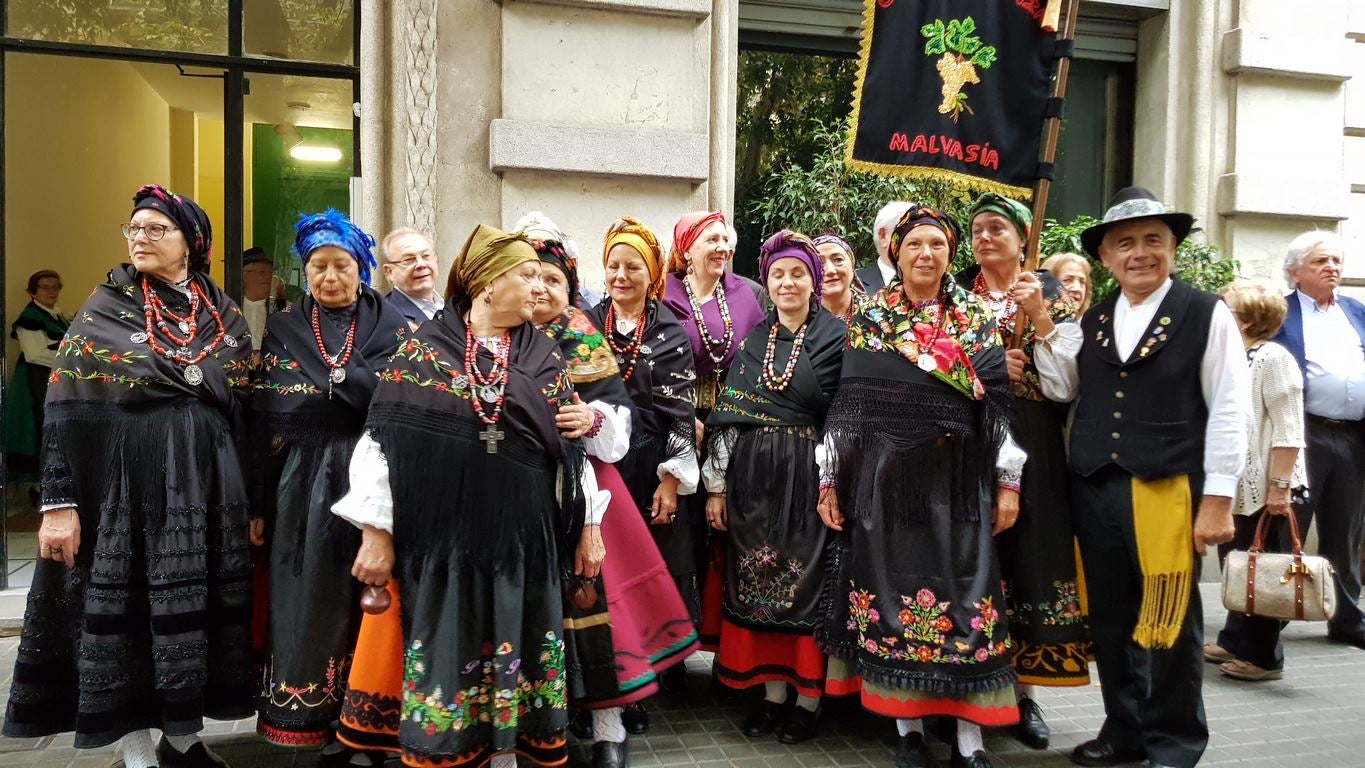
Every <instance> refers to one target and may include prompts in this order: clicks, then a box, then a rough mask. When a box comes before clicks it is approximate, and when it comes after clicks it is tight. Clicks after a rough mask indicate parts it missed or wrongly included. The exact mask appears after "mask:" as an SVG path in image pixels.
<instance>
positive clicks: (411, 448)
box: [365, 302, 585, 570]
mask: <svg viewBox="0 0 1365 768" xmlns="http://www.w3.org/2000/svg"><path fill="white" fill-rule="evenodd" d="M468 308H469V307H468V304H459V305H457V304H454V303H453V302H448V303H447V304H446V307H445V310H444V311H443V313H442V314H441V315H440V316H438V318H437V319H435V320H432V321H430V322H427V323H423V324H422V325H421V327H420V328H418V330H417V331H416V332H415V333H413V335H412V336H411V337H410V338H409V339H408V340H407V341H405V342H403V344H401V345H400V346H399V347H398V350H397V351H396V352H395V353H394V356H393V360H392V362H391V363H390V364H389V366H388V368H386V369H385V370H384V371H382V372H381V373H380V374H379V385H378V387H377V388H376V390H375V393H374V398H373V399H372V401H371V405H370V411H369V417H368V418H367V420H366V423H365V430H366V431H367V432H368V433H369V434H370V435H371V436H372V437H373V438H374V439H375V440H376V441H377V442H378V443H379V445H380V447H381V448H382V449H383V452H384V455H385V457H386V459H387V461H388V465H389V483H390V486H391V488H392V490H393V497H394V538H395V544H396V546H397V549H398V567H399V569H400V570H403V569H405V568H410V567H413V566H415V565H416V563H417V562H418V561H420V560H422V559H423V558H425V557H427V556H428V555H431V556H436V557H445V556H455V557H458V558H460V559H461V560H462V561H465V562H469V563H471V564H474V565H476V566H478V567H484V568H488V569H497V568H498V567H499V566H501V565H508V564H511V563H512V562H514V561H517V560H522V559H525V560H527V561H532V560H538V559H541V558H544V557H548V556H549V555H550V553H548V552H542V551H540V550H539V544H538V543H537V541H538V538H537V537H538V535H539V534H538V533H537V531H538V530H539V528H540V525H541V524H542V521H541V520H539V519H538V518H537V515H538V514H540V512H541V511H542V510H540V509H537V508H536V505H537V503H538V500H541V499H544V498H545V495H544V494H545V493H547V492H548V493H549V498H550V499H551V500H554V499H558V500H559V501H558V504H557V507H558V508H557V509H556V510H554V511H555V513H556V515H557V519H555V520H554V521H553V530H554V532H555V538H556V544H557V546H558V547H559V555H560V564H561V565H563V564H564V563H565V560H566V556H567V563H568V564H569V565H570V566H572V563H573V558H572V551H573V549H572V548H573V547H575V546H577V544H578V533H579V531H580V530H581V528H582V524H583V511H584V499H583V494H582V486H581V483H580V480H581V475H582V471H583V462H584V460H585V457H584V452H583V449H582V446H581V444H580V443H578V442H576V441H575V442H570V441H565V440H563V439H561V438H560V435H559V431H558V430H557V429H556V428H555V420H554V417H555V414H556V412H557V410H558V408H559V406H560V405H563V404H565V403H567V402H569V400H570V398H571V397H572V394H573V386H572V384H571V383H570V381H569V377H568V371H567V368H566V366H565V364H564V360H563V357H562V356H561V355H560V353H559V350H558V348H557V346H556V344H555V342H554V341H552V340H551V339H549V338H548V337H547V336H546V335H545V334H544V333H542V332H541V331H539V330H537V329H536V328H535V327H533V326H531V325H529V324H526V325H521V326H518V327H517V328H514V329H513V330H512V332H511V337H512V339H511V341H512V347H511V353H510V356H509V363H508V365H509V368H510V374H509V381H508V383H507V388H506V396H505V400H504V403H503V409H502V415H501V417H500V418H499V420H498V423H497V429H498V430H500V431H502V432H503V433H504V435H505V437H504V439H503V440H501V441H500V442H498V443H497V452H496V453H491V454H490V453H488V452H487V444H486V443H485V442H484V441H482V440H480V439H479V433H481V432H483V431H484V429H485V424H484V423H483V422H482V421H480V420H479V418H478V416H477V415H476V414H475V412H474V409H473V407H472V405H471V404H470V398H471V397H473V396H474V395H473V394H472V393H471V391H470V387H469V381H468V378H467V376H466V375H465V370H464V368H465V336H466V325H465V320H464V315H465V313H466V312H467V311H468ZM477 364H478V366H479V368H480V370H481V371H483V372H485V373H486V372H488V371H489V369H490V368H491V367H492V364H493V356H492V353H490V352H489V351H488V350H487V349H485V348H483V347H482V346H480V348H479V350H478V357H477ZM493 408H494V406H493V404H492V403H485V412H486V413H488V414H491V413H492V412H493ZM538 479H543V480H544V481H545V482H546V485H545V486H542V487H536V483H537V480H538Z"/></svg>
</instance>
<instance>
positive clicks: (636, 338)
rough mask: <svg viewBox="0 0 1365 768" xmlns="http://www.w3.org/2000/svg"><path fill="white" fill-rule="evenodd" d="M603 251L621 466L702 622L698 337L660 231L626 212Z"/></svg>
mask: <svg viewBox="0 0 1365 768" xmlns="http://www.w3.org/2000/svg"><path fill="white" fill-rule="evenodd" d="M602 253H603V261H604V264H605V267H606V274H607V294H608V298H607V300H605V301H603V302H602V303H601V304H599V305H597V308H596V309H594V310H593V312H592V313H591V314H592V318H593V321H594V322H596V323H597V325H598V327H600V328H602V329H603V332H604V333H605V335H606V337H607V344H608V345H609V346H610V347H611V350H612V352H613V354H615V356H616V364H617V366H619V367H620V369H621V378H622V379H623V380H624V381H625V384H626V389H627V390H628V391H629V392H630V398H631V401H632V403H633V404H634V406H635V413H634V421H633V423H632V425H631V437H630V450H629V451H628V452H627V453H626V455H625V457H624V458H622V459H621V461H619V462H618V463H617V465H616V468H617V470H618V471H619V472H620V474H621V479H622V480H623V481H625V484H626V488H628V489H629V491H630V497H631V499H632V500H633V501H634V503H635V506H636V508H637V509H638V510H639V514H640V515H642V516H643V518H644V520H645V521H646V522H648V523H649V532H650V533H651V534H652V535H653V537H654V543H655V544H656V545H658V547H659V553H660V554H661V555H663V558H664V562H665V563H666V564H667V565H668V572H669V573H670V574H671V575H672V577H673V581H674V584H675V585H676V586H677V588H678V593H679V594H680V595H682V598H683V603H684V604H685V605H686V606H687V610H688V615H689V616H690V617H691V618H692V620H693V621H694V622H695V620H696V617H697V611H698V608H699V604H700V596H699V593H698V588H697V561H696V550H695V548H694V541H695V540H696V539H695V536H694V532H693V531H692V530H691V529H690V528H689V527H688V526H687V520H686V518H685V517H682V516H681V514H680V513H682V511H683V504H682V503H681V501H680V499H679V496H686V495H688V494H691V493H692V492H694V491H695V490H696V488H697V480H698V467H697V443H696V440H697V436H696V430H695V428H694V423H693V418H694V413H695V411H694V403H695V397H696V395H695V392H696V390H695V385H696V379H697V375H696V369H695V368H694V367H693V364H692V347H691V345H690V344H689V342H688V338H687V334H686V333H685V332H684V331H683V329H682V326H681V325H679V323H678V320H677V318H676V317H674V315H673V312H672V310H670V309H669V308H668V307H666V306H664V305H663V304H662V303H661V302H660V300H659V299H660V295H661V294H662V293H663V287H664V265H663V256H662V254H661V253H660V250H659V242H658V240H657V239H655V237H654V233H653V232H652V231H650V229H649V228H648V227H646V226H645V225H643V224H641V223H640V222H639V221H636V220H635V219H632V218H630V217H628V216H623V217H621V219H620V220H618V221H616V222H615V223H613V224H612V225H611V227H609V228H608V229H607V234H606V238H605V243H604V245H603V249H602ZM670 669H682V665H681V664H678V665H674V666H673V667H671V668H670ZM626 716H627V720H626V725H627V727H629V728H630V729H631V733H643V732H644V730H645V729H646V728H647V727H648V719H647V717H646V713H645V712H644V710H643V708H642V707H639V706H638V705H636V706H634V707H632V708H630V709H628V710H627V713H626Z"/></svg>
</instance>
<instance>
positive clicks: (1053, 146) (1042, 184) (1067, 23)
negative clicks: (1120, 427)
mask: <svg viewBox="0 0 1365 768" xmlns="http://www.w3.org/2000/svg"><path fill="white" fill-rule="evenodd" d="M1054 2H1060V0H1054ZM1051 4H1052V3H1049V5H1051ZM1066 6H1067V7H1066V19H1065V20H1064V21H1063V22H1062V28H1061V30H1060V34H1058V36H1057V37H1058V39H1059V40H1075V39H1076V16H1077V15H1078V14H1079V12H1080V8H1081V0H1067V3H1066ZM1070 73H1071V57H1070V56H1068V57H1066V58H1062V59H1058V60H1057V79H1056V82H1054V83H1053V85H1052V97H1053V98H1056V99H1064V98H1066V80H1067V75H1069V74H1070ZM1043 130H1044V138H1043V159H1042V162H1044V163H1048V164H1051V163H1053V162H1055V161H1056V159H1057V139H1058V136H1059V135H1060V134H1061V131H1062V116H1061V115H1057V116H1056V117H1049V118H1047V121H1046V124H1045V125H1044V127H1043ZM1051 189H1052V180H1051V179H1038V181H1037V182H1036V183H1035V186H1034V189H1033V225H1032V226H1031V227H1029V234H1028V243H1027V244H1026V245H1025V249H1024V254H1025V256H1024V271H1025V272H1034V271H1036V270H1037V269H1038V262H1039V261H1041V259H1040V254H1039V250H1040V242H1039V241H1040V238H1041V236H1042V234H1043V222H1044V220H1045V219H1046V218H1047V197H1048V192H1049V191H1051ZM1026 325H1027V323H1026V322H1024V320H1023V313H1022V312H1019V313H1016V314H1015V318H1014V334H1013V336H1012V337H1011V338H1010V345H1009V347H1010V349H1018V348H1019V347H1020V345H1021V343H1022V342H1023V339H1024V328H1025V326H1026Z"/></svg>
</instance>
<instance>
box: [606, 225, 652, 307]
mask: <svg viewBox="0 0 1365 768" xmlns="http://www.w3.org/2000/svg"><path fill="white" fill-rule="evenodd" d="M617 245H628V246H630V247H631V248H634V249H635V251H636V252H638V253H639V254H640V256H641V258H643V259H644V260H645V266H646V267H648V268H649V290H648V294H649V298H651V299H657V298H659V297H660V296H662V295H663V293H664V257H663V251H662V249H660V248H659V239H658V238H656V237H655V236H654V232H653V231H652V230H651V229H650V228H649V227H646V226H645V225H644V224H642V223H641V222H640V221H638V220H637V219H633V218H631V217H629V216H622V217H621V218H619V219H617V220H616V221H615V223H613V224H612V225H611V226H610V227H608V228H607V236H606V240H605V242H603V244H602V265H603V266H606V264H607V254H609V253H611V249H612V247H614V246H617Z"/></svg>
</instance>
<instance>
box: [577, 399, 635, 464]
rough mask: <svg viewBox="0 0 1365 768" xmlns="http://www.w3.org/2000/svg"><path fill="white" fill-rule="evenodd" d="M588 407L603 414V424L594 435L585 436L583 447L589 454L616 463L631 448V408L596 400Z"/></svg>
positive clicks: (609, 462)
mask: <svg viewBox="0 0 1365 768" xmlns="http://www.w3.org/2000/svg"><path fill="white" fill-rule="evenodd" d="M588 407H589V408H591V409H593V411H595V412H597V413H600V414H602V426H601V427H599V428H598V430H597V434H595V435H593V436H592V437H587V436H586V435H585V436H584V437H583V447H584V448H585V449H587V451H588V455H590V456H593V457H595V458H598V459H601V460H602V461H605V462H606V463H608V464H615V463H616V462H618V461H620V460H621V459H622V458H624V457H625V455H626V452H627V451H629V450H630V429H631V424H630V409H629V408H625V407H621V406H614V405H608V404H607V403H603V402H600V401H596V400H594V401H593V402H591V403H588Z"/></svg>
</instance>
